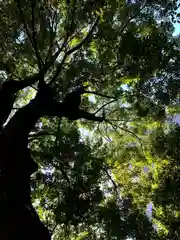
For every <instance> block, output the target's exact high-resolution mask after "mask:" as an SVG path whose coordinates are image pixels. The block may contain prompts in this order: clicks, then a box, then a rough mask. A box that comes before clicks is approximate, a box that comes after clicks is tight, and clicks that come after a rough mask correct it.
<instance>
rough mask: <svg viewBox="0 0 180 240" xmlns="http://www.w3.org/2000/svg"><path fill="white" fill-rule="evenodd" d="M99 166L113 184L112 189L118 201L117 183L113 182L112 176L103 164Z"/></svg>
mask: <svg viewBox="0 0 180 240" xmlns="http://www.w3.org/2000/svg"><path fill="white" fill-rule="evenodd" d="M101 168H102V170H103V171H104V172H105V173H106V175H107V176H108V178H109V179H110V181H111V182H112V184H113V186H114V190H115V193H116V197H117V199H118V200H119V201H121V200H120V197H119V192H118V190H119V188H118V186H117V184H116V183H115V181H114V180H113V178H112V177H111V175H110V174H109V172H108V170H107V169H106V168H105V167H103V166H101Z"/></svg>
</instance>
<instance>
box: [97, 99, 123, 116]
mask: <svg viewBox="0 0 180 240" xmlns="http://www.w3.org/2000/svg"><path fill="white" fill-rule="evenodd" d="M117 100H118V98H115V99H113V100H111V101H109V102H107V103H105V104H104V105H102V106H101V107H100V108H99V109H98V110H97V111H96V112H95V114H97V113H98V112H100V111H101V110H102V109H103V108H104V107H106V106H107V105H109V104H111V103H113V102H116V101H117Z"/></svg>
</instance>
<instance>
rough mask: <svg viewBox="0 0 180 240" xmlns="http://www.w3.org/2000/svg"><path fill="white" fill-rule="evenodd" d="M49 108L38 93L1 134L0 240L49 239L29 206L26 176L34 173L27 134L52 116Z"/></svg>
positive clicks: (28, 189)
mask: <svg viewBox="0 0 180 240" xmlns="http://www.w3.org/2000/svg"><path fill="white" fill-rule="evenodd" d="M44 94H45V95H44ZM44 96H45V98H44ZM53 104H54V102H53V100H52V99H50V98H49V99H48V96H47V94H46V93H44V92H43V93H42V92H41V91H40V92H39V93H38V94H37V95H36V97H35V98H34V99H33V100H32V101H31V102H30V103H29V104H28V105H26V106H25V107H23V108H21V109H20V110H19V111H18V112H17V113H16V114H15V115H14V116H13V117H12V119H11V120H10V121H9V123H8V124H7V126H6V127H5V128H4V129H3V131H2V133H1V136H0V170H1V171H0V239H1V240H5V239H6V240H11V239H38V240H39V239H51V238H50V234H49V232H48V230H47V228H46V227H45V226H44V225H43V224H42V223H41V221H40V219H39V217H38V215H37V213H36V212H35V210H34V209H33V207H32V204H31V198H30V176H31V174H32V173H34V172H35V171H36V170H37V164H36V163H35V162H34V161H33V159H32V157H31V154H30V151H29V149H28V147H27V145H28V135H29V132H30V131H31V129H32V128H33V127H34V125H35V123H36V122H37V120H38V119H39V118H40V117H42V116H43V115H46V114H48V113H49V111H50V113H51V114H52V109H53V107H52V106H53Z"/></svg>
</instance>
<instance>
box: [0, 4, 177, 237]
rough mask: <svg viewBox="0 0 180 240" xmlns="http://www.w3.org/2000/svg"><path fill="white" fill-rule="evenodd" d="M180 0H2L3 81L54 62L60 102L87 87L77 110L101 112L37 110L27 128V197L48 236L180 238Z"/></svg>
mask: <svg viewBox="0 0 180 240" xmlns="http://www.w3.org/2000/svg"><path fill="white" fill-rule="evenodd" d="M177 2H178V1H173V0H161V1H157V0H143V1H138V0H134V1H125V0H98V1H93V0H66V1H63V0H60V1H58V0H40V1H36V0H31V1H30V0H23V1H20V0H11V1H1V2H0V11H1V14H0V29H1V31H0V81H1V83H4V82H5V81H6V80H9V79H15V80H17V81H23V79H25V78H26V77H27V76H31V75H33V74H35V73H37V72H41V71H42V68H43V67H44V66H47V65H48V64H47V63H50V64H49V66H48V67H47V71H46V74H45V75H44V79H45V81H46V82H47V83H50V84H51V86H52V88H53V89H55V90H56V101H58V102H62V101H63V99H64V96H65V95H66V94H67V93H69V92H71V91H73V90H74V89H76V88H77V87H80V86H82V85H84V86H87V93H85V94H84V95H83V98H82V102H81V108H82V109H84V110H86V111H88V112H91V113H95V114H96V116H99V117H101V116H103V119H104V121H103V122H98V121H97V122H96V121H88V120H86V119H78V120H77V121H73V120H68V119H67V118H59V117H49V116H45V117H42V118H40V119H39V120H38V122H37V123H36V125H35V126H34V128H33V129H32V131H31V133H30V134H29V146H30V149H31V154H32V156H33V158H34V159H35V161H36V162H37V163H38V166H39V169H38V171H37V172H36V173H35V174H33V175H32V179H31V193H32V200H33V205H34V206H35V208H36V210H37V212H38V214H39V216H40V218H41V219H42V221H43V222H44V223H45V224H46V225H47V226H48V228H49V230H50V231H51V233H52V234H53V239H59V240H60V239H71V240H80V239H81V240H82V239H120V240H123V239H180V228H179V220H180V210H179V206H180V190H179V188H180V177H179V161H180V159H179V158H180V157H179V156H180V154H179V151H180V150H179V149H180V148H179V139H180V126H179V123H178V120H179V109H180V108H179V96H180V82H179V75H180V54H179V50H180V39H179V36H174V35H173V32H174V27H173V25H174V24H175V23H176V22H179V21H180V20H179V17H180V15H179V13H178V7H179V5H178V3H177ZM37 87H38V85H37V82H35V83H33V85H32V86H28V87H27V88H25V89H23V90H21V91H19V92H18V94H17V96H16V101H15V104H14V106H13V108H12V111H11V116H13V115H14V114H15V113H17V112H18V110H19V109H20V108H21V107H22V106H24V105H26V104H27V103H28V102H29V101H30V100H31V99H32V98H33V97H34V96H35V94H36V92H37ZM71 110H72V111H73V109H70V111H71ZM6 124H8V122H7V123H6ZM24 124H26V123H24ZM24 161H26V159H24ZM9 168H11V166H9Z"/></svg>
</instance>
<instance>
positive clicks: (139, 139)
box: [106, 120, 143, 149]
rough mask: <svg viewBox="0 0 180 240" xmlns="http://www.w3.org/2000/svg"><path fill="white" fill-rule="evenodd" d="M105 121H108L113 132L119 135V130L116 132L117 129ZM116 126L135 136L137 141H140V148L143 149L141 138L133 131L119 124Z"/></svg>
mask: <svg viewBox="0 0 180 240" xmlns="http://www.w3.org/2000/svg"><path fill="white" fill-rule="evenodd" d="M106 122H108V123H109V124H110V125H111V126H112V128H113V129H114V130H115V132H116V133H117V134H118V135H119V132H118V131H117V129H116V128H115V127H114V125H113V124H112V123H111V122H109V121H107V120H106ZM118 128H119V129H121V130H122V131H124V132H128V133H129V134H131V135H132V136H133V137H135V138H136V139H137V140H138V141H139V143H140V145H141V148H142V149H143V144H142V141H141V138H139V137H138V136H137V135H136V134H135V133H133V132H132V131H130V130H128V129H125V128H122V127H120V126H118Z"/></svg>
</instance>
